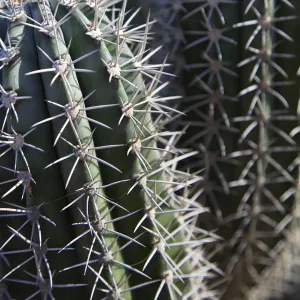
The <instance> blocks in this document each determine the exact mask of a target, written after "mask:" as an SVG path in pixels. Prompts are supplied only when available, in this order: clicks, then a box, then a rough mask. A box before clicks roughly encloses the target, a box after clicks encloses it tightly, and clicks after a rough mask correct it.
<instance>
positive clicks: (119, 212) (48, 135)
mask: <svg viewBox="0 0 300 300" xmlns="http://www.w3.org/2000/svg"><path fill="white" fill-rule="evenodd" d="M126 2H127V1H124V2H123V6H122V9H121V11H120V13H119V15H118V16H117V17H115V13H116V11H115V9H114V8H113V9H112V10H111V11H110V12H109V14H111V15H112V16H113V19H109V18H108V15H109V14H106V13H107V12H108V7H109V6H110V5H113V4H114V3H112V2H111V3H108V2H107V1H105V0H103V1H100V2H97V4H96V6H95V5H94V3H93V2H91V3H89V2H77V1H68V2H66V1H62V2H58V1H56V0H51V1H50V3H49V2H48V1H42V2H41V3H40V2H34V1H33V2H32V1H31V2H28V3H27V2H24V3H21V5H20V4H11V3H6V6H7V9H5V10H2V11H1V17H2V18H4V19H6V24H7V26H8V34H7V35H6V41H5V44H1V47H2V48H3V49H4V50H5V49H6V48H7V47H8V46H10V45H12V46H13V47H16V49H18V50H20V51H19V52H18V53H16V55H14V56H12V57H10V58H9V60H8V62H7V63H5V64H4V68H3V73H2V85H1V101H2V102H3V103H5V105H4V106H2V112H3V111H4V115H3V117H1V125H2V128H3V131H1V148H3V149H5V150H4V151H3V152H2V153H1V154H0V155H1V156H0V159H1V168H2V169H3V168H4V171H3V172H1V175H0V176H1V180H2V181H1V185H0V187H1V196H2V198H5V200H7V202H8V203H6V202H5V203H4V202H3V209H1V213H3V214H1V220H5V222H3V223H2V224H3V231H1V232H3V234H4V240H5V242H4V245H3V246H2V248H3V251H4V252H3V253H4V254H6V255H12V254H15V256H16V257H17V258H15V259H14V261H15V262H16V263H17V262H19V263H20V264H17V267H16V268H12V269H10V268H7V270H6V274H5V275H4V276H3V277H2V281H3V282H4V281H5V282H8V283H10V284H11V286H10V287H9V290H10V291H11V292H12V293H13V297H16V298H18V297H19V295H21V294H22V295H23V296H24V292H27V291H28V295H31V296H30V297H34V296H35V295H39V294H40V295H41V296H42V297H43V298H47V297H50V298H51V297H54V296H55V297H58V298H60V297H61V298H62V297H70V295H71V294H70V291H71V293H72V296H71V297H72V299H73V298H74V299H83V298H85V297H90V298H91V299H92V298H94V297H98V296H100V297H101V295H102V297H105V298H107V299H111V298H113V299H120V298H122V299H131V298H143V297H145V296H146V297H147V298H149V297H150V298H151V299H159V298H172V299H176V298H184V297H186V298H194V297H195V298H196V299H201V298H205V297H207V296H208V295H211V294H210V291H207V290H206V289H205V286H204V281H205V278H206V276H207V274H208V272H209V270H210V269H211V268H212V267H211V266H210V265H209V264H208V265H207V262H206V261H205V259H204V257H203V252H202V251H201V249H199V247H200V248H201V245H202V244H205V243H207V242H210V241H212V240H213V238H212V237H206V234H205V233H204V232H203V231H201V230H199V231H198V230H195V229H194V228H195V220H196V219H197V217H198V215H199V214H201V213H202V212H203V208H202V206H200V205H198V204H196V203H195V202H194V201H193V199H192V200H189V199H188V198H186V197H184V196H181V195H180V191H181V190H183V189H185V188H187V187H188V186H189V185H191V184H193V183H195V182H197V181H199V180H200V178H199V177H198V176H195V175H192V174H189V173H184V172H181V171H177V170H176V168H177V164H178V163H179V162H180V161H182V160H183V159H185V158H188V157H190V156H192V155H194V154H195V152H186V151H185V152H182V153H180V152H178V150H177V149H176V147H175V146H176V145H175V144H176V142H177V140H178V135H180V134H181V133H180V132H174V133H172V132H166V131H162V130H163V127H161V123H160V122H158V121H159V120H160V119H161V117H162V116H164V115H166V113H165V112H164V105H163V104H162V103H163V102H164V101H165V100H164V99H163V98H162V99H160V98H158V97H157V92H158V87H157V85H158V82H159V79H160V76H161V74H162V71H161V69H162V67H161V65H158V66H152V67H149V66H143V64H141V63H139V62H140V61H141V59H142V56H143V55H142V54H144V53H143V51H141V52H140V53H139V54H138V55H136V56H134V54H133V53H132V52H131V51H130V49H129V46H132V45H133V44H134V43H136V46H137V48H138V49H144V47H145V43H146V41H147V32H148V26H149V24H148V23H147V24H145V25H144V26H142V27H137V28H136V29H128V28H127V25H126V24H125V23H124V17H125V15H126ZM115 3H116V2H115ZM109 4H110V5H109ZM11 5H13V7H12V6H11ZM19 47H20V48H19ZM139 47H140V48H139ZM142 73H144V74H146V75H149V74H150V75H151V76H150V77H152V78H153V79H152V80H151V81H150V82H149V83H148V84H145V83H144V80H143V77H142V75H141V74H142ZM5 116H7V117H5ZM157 116H158V117H157ZM152 118H154V120H155V121H154V122H153V121H152ZM109 130H110V132H109ZM4 156H5V157H6V160H3V157H4ZM44 169H45V170H44ZM2 176H3V178H2ZM10 184H11V185H10ZM20 199H24V200H23V201H25V204H24V203H22V202H21V204H22V206H20V205H21V204H20ZM16 205H18V206H16ZM42 208H43V211H42V210H41V209H42ZM61 211H62V212H61ZM44 212H45V215H44ZM15 215H18V216H20V217H26V218H27V221H25V223H24V222H23V221H24V220H20V221H19V219H18V218H17V216H15ZM6 216H11V218H10V219H9V221H7V222H6V218H5V217H6ZM40 219H44V221H45V222H46V225H44V224H42V223H40ZM54 223H55V224H56V227H57V230H58V233H57V232H56V230H53V229H50V228H49V227H50V226H53V225H54ZM27 224H29V225H30V224H31V226H27ZM72 224H73V225H74V226H75V229H74V230H72V228H73V226H71V225H72ZM7 225H9V227H8V229H9V230H8V229H7ZM25 225H26V226H27V227H26V226H25ZM10 233H11V234H13V235H12V236H13V238H9V239H8V240H7V239H6V238H7V237H6V236H8V237H9V234H10ZM47 237H49V241H47V240H46V239H47ZM22 240H23V241H22ZM46 241H47V248H46ZM22 243H23V244H24V245H23V246H22ZM29 246H30V247H29ZM2 248H1V249H2ZM14 250H16V252H14ZM57 252H58V254H57ZM23 253H26V255H28V256H26V257H25V254H23ZM52 253H54V255H52ZM133 253H134V255H132V254H133ZM57 257H59V258H57ZM30 261H32V264H30V263H29V262H30ZM206 265H207V266H206ZM54 270H59V271H60V272H59V275H57V276H55V277H54V278H53V279H52V277H53V271H54ZM24 271H26V272H25V273H24ZM67 272H68V273H67ZM23 274H25V275H23ZM15 276H16V277H15ZM150 277H151V278H150ZM203 278H204V281H203ZM35 282H37V283H38V285H37V286H36V284H35ZM22 284H23V285H24V286H26V287H25V288H23V287H22V288H19V286H20V285H22ZM27 287H28V289H27ZM77 290H78V291H77ZM21 297H22V296H21Z"/></svg>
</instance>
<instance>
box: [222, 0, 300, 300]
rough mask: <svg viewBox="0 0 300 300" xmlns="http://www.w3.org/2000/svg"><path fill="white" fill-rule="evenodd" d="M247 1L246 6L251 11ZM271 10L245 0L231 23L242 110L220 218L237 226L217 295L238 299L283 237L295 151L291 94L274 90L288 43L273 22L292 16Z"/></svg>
mask: <svg viewBox="0 0 300 300" xmlns="http://www.w3.org/2000/svg"><path fill="white" fill-rule="evenodd" d="M248 4H252V6H251V9H248V8H249V5H248ZM276 8H277V7H276V6H275V3H274V1H265V2H263V3H254V2H252V3H250V2H249V3H248V2H247V3H245V6H244V7H243V11H245V13H246V12H247V13H246V14H245V17H244V20H243V22H241V23H240V24H237V25H235V27H238V28H241V30H242V32H243V37H245V42H244V43H243V45H245V49H246V52H245V53H246V56H245V57H244V58H243V60H242V61H241V62H240V63H239V65H238V66H239V67H240V68H239V72H240V74H241V75H240V76H241V78H242V84H243V85H244V88H243V90H242V91H241V92H240V93H239V97H240V101H241V111H242V114H241V116H238V117H236V118H234V120H235V122H238V124H242V125H239V127H240V129H241V138H240V139H239V143H240V147H239V150H237V151H234V152H232V153H230V154H229V155H228V157H229V158H234V159H236V160H237V161H239V162H240V163H241V166H242V169H241V171H240V174H239V175H238V179H237V180H234V181H231V182H230V183H229V187H230V188H231V193H232V195H235V196H234V197H236V196H237V197H238V198H235V199H237V201H240V203H239V205H238V207H237V210H236V212H235V214H234V215H232V216H229V217H228V218H227V220H225V221H226V222H232V221H233V222H234V223H233V224H234V225H233V226H234V228H237V229H236V232H234V235H233V236H232V237H231V238H230V240H229V241H228V246H229V249H231V250H230V251H232V252H231V258H230V259H229V260H228V264H227V267H226V272H227V276H228V277H230V278H231V279H230V281H229V284H228V283H227V286H225V287H224V293H223V295H222V299H232V298H234V297H236V298H237V299H244V298H245V297H246V295H245V293H246V291H247V290H248V289H249V288H251V286H252V285H254V284H255V283H256V280H257V279H258V278H259V274H260V272H261V271H262V270H263V269H264V268H265V267H266V266H267V265H269V264H273V263H274V261H276V258H277V254H276V251H275V249H274V248H273V247H274V246H275V244H276V243H277V241H278V240H279V239H281V238H283V237H284V236H283V234H282V232H281V231H276V228H277V224H278V223H280V222H281V221H282V219H283V217H284V214H285V213H286V210H285V207H284V205H283V203H282V201H281V200H282V199H281V195H282V194H283V193H285V192H286V191H287V189H289V188H290V187H292V186H293V185H294V183H295V177H293V176H292V175H293V174H292V173H290V172H289V171H288V165H289V163H290V162H291V160H293V158H294V157H295V155H297V151H298V150H297V148H298V147H297V145H296V142H295V141H294V140H293V139H292V138H291V137H290V136H289V135H288V133H289V129H288V128H289V127H290V126H291V125H292V124H291V123H292V122H293V121H294V120H295V119H296V116H295V115H294V114H293V110H291V111H289V110H288V108H289V102H291V103H293V100H290V99H293V97H295V94H291V92H289V96H288V97H284V96H283V95H282V90H281V89H280V88H278V86H288V85H290V84H291V83H290V81H289V80H290V78H288V75H287V74H286V72H285V70H284V69H283V68H282V67H281V65H280V62H279V61H278V59H277V58H281V57H282V58H285V59H291V58H292V54H291V53H287V52H285V53H281V52H279V54H278V52H277V48H276V44H277V43H278V41H280V40H287V41H288V42H291V39H290V38H289V37H288V36H287V35H286V34H284V33H282V32H278V28H280V27H279V26H280V25H279V24H278V23H280V21H281V22H285V23H288V21H291V20H293V19H294V16H293V14H294V11H293V10H291V9H290V12H289V15H282V10H276ZM251 23H252V24H253V25H252V26H254V28H251ZM254 23H256V24H258V27H257V25H256V24H254ZM270 25H271V26H270ZM248 28H249V29H248ZM255 28H256V29H255ZM276 33H278V35H276ZM247 53H248V54H247ZM251 62H252V63H251ZM289 74H291V73H289ZM275 75H277V76H276V77H275ZM291 76H293V74H292V75H291ZM253 94H254V95H253ZM278 153H280V155H278ZM243 187H244V189H243Z"/></svg>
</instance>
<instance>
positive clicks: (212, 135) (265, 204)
mask: <svg viewBox="0 0 300 300" xmlns="http://www.w3.org/2000/svg"><path fill="white" fill-rule="evenodd" d="M134 2H135V3H137V2H138V1H137V0H132V2H131V3H134ZM149 2H151V4H149V5H148V6H147V5H145V6H144V9H145V11H147V10H148V9H149V8H151V11H153V10H154V11H157V12H158V13H157V15H158V17H157V20H158V21H157V23H158V25H157V27H159V29H158V30H157V32H155V33H154V34H157V35H164V34H165V32H166V31H164V30H162V28H164V27H168V26H172V30H171V31H173V32H176V33H177V36H179V35H180V34H181V36H182V38H181V40H182V42H181V44H178V40H177V39H173V41H172V40H171V39H170V44H173V45H174V47H175V45H176V47H177V49H179V51H180V55H178V56H177V58H178V60H179V59H180V60H181V61H182V62H184V63H183V64H182V65H181V69H177V74H178V75H179V76H180V78H179V79H176V80H178V81H177V82H178V84H179V83H181V86H180V89H181V90H182V91H183V92H182V95H184V97H183V98H182V99H181V101H180V106H179V108H178V110H180V111H181V112H184V113H185V115H181V116H180V117H177V119H176V120H175V121H174V122H175V123H176V126H177V127H176V128H180V129H184V130H185V132H186V134H185V135H184V138H183V142H181V145H182V147H187V148H193V149H195V150H196V151H198V153H199V154H198V155H197V156H193V157H191V158H189V159H188V160H185V161H184V162H183V164H182V167H183V168H184V169H185V168H186V167H188V168H190V170H192V171H193V172H196V171H197V170H198V171H199V170H203V173H202V176H203V180H201V181H199V182H198V183H197V184H196V185H194V186H193V187H192V188H191V189H190V190H191V193H192V195H193V196H194V197H197V200H198V201H199V202H200V203H201V204H202V205H205V206H208V207H210V213H205V214H202V215H201V216H200V217H199V224H201V227H204V226H206V227H207V228H208V229H209V230H211V231H213V232H215V233H217V234H218V235H219V236H220V237H221V238H222V240H221V241H220V240H217V241H216V243H213V244H210V245H208V247H206V250H207V251H208V253H209V257H210V259H211V261H213V262H214V263H215V264H216V265H217V266H218V268H220V269H221V270H222V271H223V272H224V274H223V276H220V277H219V280H216V279H215V278H213V280H212V281H211V282H210V284H211V288H212V287H213V288H216V289H217V290H218V291H219V294H218V296H219V298H220V299H281V298H280V297H283V298H282V299H285V298H284V297H288V298H287V299H299V297H300V294H297V292H295V291H297V290H299V287H300V280H299V279H298V277H299V272H298V271H299V270H298V267H297V266H298V265H299V255H298V253H299V248H297V242H296V241H297V240H298V239H297V232H298V230H299V224H298V216H299V201H300V199H299V170H300V169H299V137H298V136H299V128H300V127H299V120H300V118H299V113H300V109H299V108H300V105H299V88H298V86H299V85H298V84H299V79H298V78H297V76H298V75H299V71H298V68H299V65H300V55H299V53H300V44H299V43H300V40H299V35H297V30H298V28H299V25H300V24H299V16H300V3H298V2H297V1H288V0H282V1H281V0H262V1H255V0H241V1H237V0H236V1H235V0H228V1H227V0H224V1H222V0H218V1H210V0H205V1H204V0H177V1H176V0H173V1H167V0H166V1H154V0H153V1H148V3H149ZM162 3H163V4H162ZM158 4H159V5H160V6H158ZM132 5H133V4H132ZM136 5H141V3H139V4H136ZM161 6H164V8H165V10H166V11H168V14H167V15H168V16H176V22H174V20H175V19H174V18H172V17H170V19H165V20H167V21H166V22H165V24H163V23H164V19H163V18H161V17H160V16H161V15H160V14H159V12H160V11H163V9H162V8H161ZM170 20H172V22H173V23H172V22H171V21H170ZM178 20H179V21H178ZM169 21H170V22H169ZM162 24H163V25H162ZM168 28H169V27H168ZM182 33H183V34H182ZM170 36H171V35H170ZM166 49H167V50H166V51H168V49H172V46H170V45H168V46H167V48H166ZM170 52H171V51H170ZM167 62H170V63H171V62H172V61H171V60H169V61H167ZM297 72H298V73H297ZM187 126H188V128H187V129H186V127H187ZM298 247H299V246H298ZM283 265H284V267H283ZM280 268H281V269H282V271H281V272H280V271H278V270H280ZM297 272H298V273H297ZM272 297H273V298H272ZM289 297H293V298H289Z"/></svg>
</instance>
